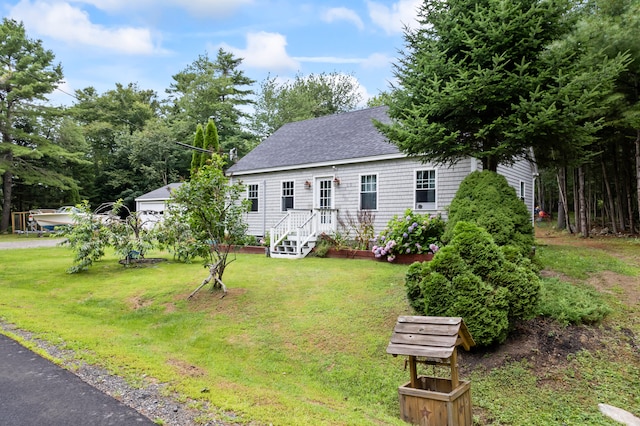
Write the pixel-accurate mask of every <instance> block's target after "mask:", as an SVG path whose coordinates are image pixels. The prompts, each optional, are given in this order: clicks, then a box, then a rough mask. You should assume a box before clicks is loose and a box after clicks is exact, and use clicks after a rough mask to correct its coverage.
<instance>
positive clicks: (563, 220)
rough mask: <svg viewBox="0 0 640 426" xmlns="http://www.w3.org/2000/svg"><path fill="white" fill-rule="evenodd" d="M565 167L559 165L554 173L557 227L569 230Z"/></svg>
mask: <svg viewBox="0 0 640 426" xmlns="http://www.w3.org/2000/svg"><path fill="white" fill-rule="evenodd" d="M565 173H566V169H565V168H564V167H560V168H559V169H558V171H557V173H556V180H557V181H558V195H559V202H558V229H567V230H569V232H571V233H573V231H572V230H571V221H570V220H569V207H568V205H567V178H566V175H565Z"/></svg>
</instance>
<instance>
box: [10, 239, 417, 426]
mask: <svg viewBox="0 0 640 426" xmlns="http://www.w3.org/2000/svg"><path fill="white" fill-rule="evenodd" d="M165 256H167V257H169V256H168V255H165ZM70 261H71V252H70V251H69V250H68V249H66V248H38V249H28V250H24V249H23V250H1V251H0V265H1V266H0V291H1V292H2V298H1V299H0V318H1V319H2V320H3V321H5V322H8V323H12V324H15V325H16V326H18V327H19V328H22V329H26V330H29V331H32V332H35V333H36V334H37V335H38V336H39V337H42V338H45V339H47V340H49V341H51V342H53V343H56V344H60V345H64V346H65V347H68V348H70V349H73V350H75V351H77V353H78V354H81V356H82V357H83V358H84V359H85V360H86V361H88V362H92V363H97V364H100V365H103V366H106V367H107V368H108V369H110V370H111V371H113V372H114V373H116V374H120V375H123V376H125V377H127V378H128V379H129V380H130V381H132V382H136V380H139V379H140V378H142V377H152V378H154V379H156V380H159V381H161V382H165V383H169V384H170V385H171V390H173V391H175V392H177V393H178V394H180V395H182V397H184V398H193V399H197V400H201V401H205V402H209V403H211V404H212V405H213V406H215V407H219V408H220V410H221V411H230V412H233V413H234V414H235V415H239V416H240V418H241V419H244V420H255V421H259V422H265V423H268V422H274V423H276V424H371V423H383V424H400V422H399V420H398V419H397V417H398V415H397V412H398V403H397V391H396V390H397V386H398V385H399V384H400V383H402V382H403V380H405V379H406V373H405V372H404V371H403V369H402V360H401V359H400V358H393V357H391V356H389V355H387V354H386V352H385V348H386V345H387V343H388V339H389V337H390V334H391V330H392V329H393V325H394V324H395V321H396V319H397V317H398V315H401V314H407V313H409V311H408V310H407V309H408V308H407V307H406V303H405V302H404V289H403V280H404V272H405V271H406V267H404V266H398V265H390V264H386V263H382V262H381V263H378V262H371V261H357V260H341V259H311V258H310V259H304V260H299V261H291V260H280V259H267V258H266V257H264V256H260V255H238V256H237V260H236V261H235V262H233V263H232V264H231V265H230V266H229V267H228V268H227V270H226V272H225V276H224V281H225V283H226V284H227V286H228V287H229V289H230V290H229V294H228V295H227V296H226V297H225V298H223V299H220V293H210V292H209V291H207V290H203V291H201V292H200V293H198V295H197V296H196V297H195V298H194V299H192V300H187V296H188V295H189V293H190V292H191V291H192V290H193V289H195V288H196V287H197V286H198V284H199V283H200V281H201V280H202V278H204V277H205V276H206V271H205V269H204V268H203V267H202V265H200V264H191V265H185V264H181V263H174V262H165V263H160V264H156V265H154V266H150V267H141V268H129V269H124V268H123V267H122V266H121V265H119V264H118V263H117V261H116V259H115V258H114V257H111V256H109V257H107V258H105V259H104V260H102V261H100V262H98V263H97V264H95V265H94V266H93V267H92V268H91V269H90V270H89V271H87V272H85V273H81V274H75V275H69V274H67V273H66V272H65V270H66V268H67V267H69V266H70ZM236 420H237V419H236Z"/></svg>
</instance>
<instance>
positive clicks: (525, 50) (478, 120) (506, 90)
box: [378, 0, 572, 171]
mask: <svg viewBox="0 0 640 426" xmlns="http://www.w3.org/2000/svg"><path fill="white" fill-rule="evenodd" d="M570 10H571V3H570V0H555V1H539V0H514V1H492V0H483V1H478V0H447V1H443V0H426V1H425V2H424V4H423V5H422V7H421V8H420V10H419V22H420V24H421V26H420V27H419V28H418V29H415V30H410V29H408V30H407V31H406V33H405V41H406V50H405V53H404V54H403V56H402V57H401V58H400V61H399V64H396V66H395V76H396V78H397V80H398V85H397V87H394V90H393V92H392V93H391V99H390V102H389V106H390V108H389V115H390V116H391V118H392V119H393V120H394V121H395V123H394V124H392V125H382V124H380V123H378V126H379V128H380V129H381V131H382V132H383V133H385V134H386V135H387V136H388V137H389V139H390V140H391V141H392V142H393V143H395V144H397V145H398V147H399V148H400V149H401V150H402V151H403V152H405V153H407V154H409V155H411V156H416V157H421V158H423V159H426V160H430V161H435V162H438V163H442V164H452V163H455V162H456V161H458V160H460V159H461V158H465V157H475V158H478V159H481V160H482V164H483V168H484V169H486V170H492V171H495V170H496V168H497V166H498V164H511V163H513V162H514V161H515V160H517V159H518V158H520V157H526V156H527V155H528V154H529V151H530V146H531V141H523V140H522V139H520V138H518V137H517V124H518V123H519V122H520V121H522V119H523V118H524V119H526V112H524V111H521V110H517V107H518V105H520V104H521V103H522V102H523V101H524V102H528V101H530V100H532V99H535V94H536V90H538V88H540V87H541V86H542V87H544V85H545V84H546V80H547V79H549V78H550V76H548V75H547V74H546V73H545V68H544V67H543V65H544V64H543V63H542V62H541V58H540V56H541V54H542V53H543V52H544V50H545V49H546V48H547V46H548V45H549V44H550V43H551V42H553V41H554V40H557V39H558V38H560V37H561V36H562V35H563V34H565V33H566V32H567V31H568V30H569V29H570V28H571V26H570V24H571V23H572V21H571V19H570V18H571V15H570V12H569V11H570Z"/></svg>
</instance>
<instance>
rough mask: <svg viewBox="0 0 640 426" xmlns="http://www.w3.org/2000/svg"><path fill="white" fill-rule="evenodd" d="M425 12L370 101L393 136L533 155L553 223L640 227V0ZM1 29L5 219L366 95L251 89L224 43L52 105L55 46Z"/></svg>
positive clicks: (479, 1)
mask: <svg viewBox="0 0 640 426" xmlns="http://www.w3.org/2000/svg"><path fill="white" fill-rule="evenodd" d="M419 21H420V24H421V25H420V26H418V27H417V28H416V29H409V28H407V30H406V31H405V46H404V49H403V50H402V51H401V53H400V57H399V59H398V60H397V62H396V63H395V82H394V83H393V84H392V86H391V88H390V90H389V91H388V92H387V93H381V94H380V95H378V96H376V97H375V98H373V99H371V100H369V103H368V104H369V105H379V104H385V105H389V114H390V116H391V118H392V119H393V124H391V125H382V124H379V128H380V130H381V131H382V132H383V133H385V134H386V135H387V136H388V137H389V139H390V140H391V141H392V142H393V143H395V144H397V145H398V147H399V148H400V149H401V150H402V151H403V152H405V153H406V154H408V155H410V156H414V157H417V158H422V159H425V160H428V161H436V162H439V163H441V164H451V163H455V162H456V161H457V160H459V159H460V158H463V157H467V156H472V157H475V158H478V159H479V160H481V161H482V165H483V168H485V169H488V170H495V169H496V168H497V167H498V165H501V164H502V165H508V164H511V163H513V162H514V161H516V160H518V159H520V158H531V159H535V161H536V162H537V165H538V169H539V172H540V176H539V177H538V178H537V180H536V184H537V185H536V190H537V200H538V203H540V204H541V207H542V208H544V209H545V210H547V211H549V210H555V211H557V212H558V224H559V225H561V226H565V227H566V226H568V227H569V229H574V228H575V229H577V230H578V231H580V232H582V233H583V235H585V236H586V235H588V233H589V230H590V229H591V227H592V226H593V225H595V224H598V222H596V220H597V221H599V222H601V224H602V225H603V226H607V227H609V228H610V229H611V230H612V231H616V232H617V231H637V229H638V225H639V222H640V220H639V218H638V211H640V207H639V203H640V196H639V191H640V184H639V182H640V40H639V39H640V0H606V1H605V0H589V1H582V0H580V1H579V0H544V1H542V0H514V1H509V2H505V1H499V0H425V1H424V2H423V3H422V5H421V7H420V10H419ZM0 32H1V33H2V34H1V36H2V40H3V42H2V43H1V44H0V67H1V72H0V132H1V133H2V136H3V138H2V142H1V143H0V174H2V176H3V189H2V199H3V203H2V207H3V215H2V222H1V223H0V231H6V230H7V227H8V225H9V211H11V210H12V209H13V210H18V211H19V210H26V209H30V208H34V207H50V206H56V205H60V204H66V203H73V202H77V201H79V200H80V199H89V200H90V201H91V202H92V203H99V202H103V201H110V200H115V199H123V200H124V201H125V203H128V204H129V205H131V204H132V201H133V199H134V198H135V197H137V196H138V195H140V194H142V193H144V192H147V191H149V190H151V189H154V188H156V187H158V186H160V185H162V184H166V183H169V182H171V181H176V180H179V179H181V178H188V176H189V173H190V171H191V170H194V169H195V168H197V167H198V164H202V161H201V159H197V158H196V157H197V155H194V154H193V153H192V152H190V151H188V150H185V149H184V148H183V147H181V146H179V145H177V144H176V143H175V142H181V143H184V144H189V145H194V144H197V145H198V146H205V145H204V143H205V142H204V139H205V133H206V132H205V128H204V127H202V126H207V127H206V128H207V129H208V127H209V123H212V124H213V125H214V126H215V133H216V134H217V137H218V141H217V143H213V145H207V146H211V147H212V149H213V150H216V151H218V152H221V153H223V154H224V153H228V152H229V151H230V150H231V149H233V150H234V152H236V153H237V155H238V156H242V155H244V154H245V153H246V152H248V151H249V150H250V149H251V148H252V147H253V146H255V145H256V144H257V143H259V142H260V140H262V139H263V138H264V137H266V136H268V135H270V134H271V133H272V132H274V131H275V130H276V129H277V128H279V127H280V126H281V125H282V124H284V123H287V122H290V121H296V120H302V119H307V118H313V117H318V116H321V115H325V114H332V113H337V112H342V111H348V110H351V109H354V108H356V107H357V106H358V105H359V102H360V101H361V98H360V95H359V94H358V91H357V82H356V81H355V79H354V78H353V77H350V76H343V75H339V74H337V73H332V74H321V75H311V76H303V75H298V76H297V77H296V78H295V79H294V80H293V81H289V82H279V80H278V79H277V78H276V77H271V76H270V77H268V78H267V79H266V80H265V81H264V82H262V84H261V85H260V89H259V91H258V93H254V92H253V90H252V89H251V87H252V85H253V84H254V83H255V82H254V81H253V80H251V79H250V78H248V77H247V76H246V75H245V74H244V72H243V71H242V70H241V64H242V59H241V58H236V57H234V56H233V54H231V53H229V52H225V51H224V50H222V49H221V50H219V51H218V52H217V54H216V56H215V57H214V58H211V57H209V56H208V55H207V54H203V55H201V56H199V57H198V58H197V59H196V60H195V61H194V62H193V63H192V64H190V65H189V66H187V67H186V68H185V69H184V70H183V71H181V72H179V73H177V74H176V75H174V76H173V82H172V83H171V85H170V87H169V88H167V90H166V93H165V95H166V96H165V97H164V98H160V97H159V96H158V94H157V93H155V92H153V91H150V90H144V89H142V88H139V87H138V86H137V84H134V83H130V84H127V85H124V84H116V87H115V89H113V90H109V91H107V92H105V93H102V94H100V93H97V91H96V90H95V89H94V88H92V87H88V88H85V89H82V90H78V91H76V92H75V94H74V101H73V104H72V105H71V106H70V107H65V108H62V107H57V108H55V107H51V106H49V105H48V104H47V103H46V102H44V101H45V100H46V95H47V94H49V93H51V92H52V91H53V90H54V89H55V87H56V86H57V85H58V84H59V83H60V82H61V80H62V78H63V75H62V69H61V66H60V65H59V64H56V63H55V58H54V54H53V52H51V51H48V50H46V49H45V48H44V47H43V46H42V43H41V42H40V41H34V40H31V39H30V38H29V37H28V36H27V34H26V33H25V31H24V28H23V26H22V25H21V24H20V23H17V22H14V21H11V20H7V19H5V20H4V21H3V23H2V25H1V26H0ZM250 110H251V111H253V112H252V113H249V112H248V111H250ZM198 126H201V127H200V128H201V132H202V134H201V135H200V136H197V135H198V133H197V132H195V130H196V129H197V127H198ZM208 132H209V133H208V134H209V137H210V138H213V139H215V137H214V136H213V133H212V130H210V129H209V130H208ZM194 133H196V136H195V137H194ZM196 139H197V140H196ZM207 143H209V142H207ZM216 147H217V148H216ZM198 162H199V163H198ZM572 212H574V213H575V219H572V220H570V217H571V216H572V215H571V213H572Z"/></svg>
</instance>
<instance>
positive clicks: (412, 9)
mask: <svg viewBox="0 0 640 426" xmlns="http://www.w3.org/2000/svg"><path fill="white" fill-rule="evenodd" d="M421 3H422V0H399V1H398V2H397V3H394V4H393V5H391V7H388V6H386V5H384V4H381V3H377V2H375V1H368V2H367V6H368V8H369V16H370V17H371V20H372V21H373V23H374V24H376V25H378V26H379V27H381V28H382V29H383V30H384V31H385V32H386V33H387V34H397V33H402V30H403V29H404V27H405V26H409V27H410V28H415V26H416V25H417V21H416V18H417V16H418V8H419V7H420V4H421Z"/></svg>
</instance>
